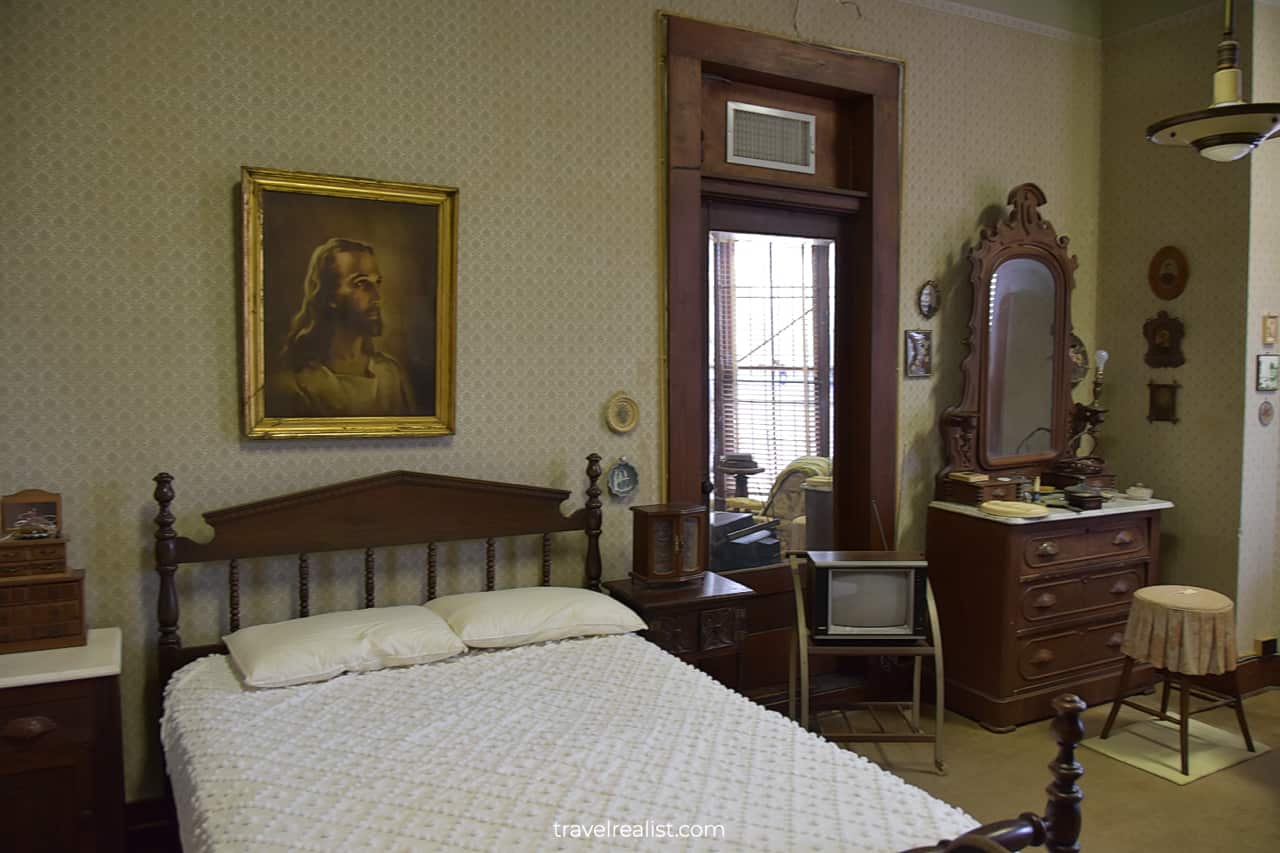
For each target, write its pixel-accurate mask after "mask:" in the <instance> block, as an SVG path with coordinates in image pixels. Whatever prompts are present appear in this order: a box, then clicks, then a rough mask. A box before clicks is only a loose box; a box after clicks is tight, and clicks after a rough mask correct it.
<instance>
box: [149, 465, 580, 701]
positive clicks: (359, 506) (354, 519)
mask: <svg viewBox="0 0 1280 853" xmlns="http://www.w3.org/2000/svg"><path fill="white" fill-rule="evenodd" d="M587 479H588V481H589V483H588V486H587V502H586V505H585V506H584V507H582V508H580V509H578V510H577V511H576V512H574V513H572V514H571V515H568V516H565V515H562V514H561V512H560V505H561V504H562V503H564V502H565V501H566V500H567V499H568V498H569V492H567V491H565V490H563V489H549V488H540V487H537V486H520V485H514V484H511V483H495V482H492V481H489V480H468V479H463V478H461V477H444V476H441V475H438V474H420V473H417V472H414V471H391V472H388V473H386V474H379V475H377V476H373V477H365V478H363V479H359V480H348V481H346V482H343V483H335V484H333V485H331V486H322V487H320V488H318V489H308V490H307V491H303V492H294V493H292V494H288V495H281V496H279V497H275V498H268V499H266V500H261V501H255V502H253V503H247V504H240V505H239V506H233V507H228V508H226V509H220V510H215V511H213V512H207V513H205V514H204V520H205V521H206V522H207V523H208V524H209V526H211V527H212V528H214V537H213V539H212V540H210V541H209V542H207V543H200V542H195V541H193V540H191V539H188V538H186V537H184V536H179V535H178V533H177V531H175V530H174V529H173V522H174V516H173V513H172V512H171V511H170V505H171V504H172V503H173V499H174V490H173V476H172V475H170V474H163V473H162V474H157V475H156V476H155V483H156V487H155V493H154V497H155V500H156V503H157V504H158V505H159V512H158V513H157V514H156V519H155V521H156V533H155V537H156V571H157V572H158V573H159V574H160V590H159V594H158V602H157V611H158V615H159V625H160V636H159V666H160V683H161V684H164V683H165V682H166V681H167V680H168V678H169V676H170V675H172V674H173V672H174V671H175V670H177V669H178V668H179V667H181V666H183V665H184V664H186V663H187V662H189V661H192V660H195V659H196V658H198V657H202V656H204V655H209V654H217V653H222V652H225V651H226V647H225V646H223V645H221V644H215V645H207V646H195V647H190V648H184V647H183V645H182V638H181V636H180V635H179V634H178V612H179V609H178V591H177V586H176V584H175V580H174V574H175V573H176V572H177V569H178V566H180V565H182V564H184V563H211V562H221V561H226V572H227V580H228V586H229V610H230V614H229V616H230V618H229V620H228V621H229V624H230V627H231V630H232V631H235V630H238V629H239V627H240V567H239V563H238V561H239V560H241V559H246V558H249V557H271V556H279V555H282V554H296V555H297V557H298V615H299V616H308V615H310V610H311V605H310V567H309V555H310V554H315V553H320V552H325V551H342V550H350V549H363V550H364V574H363V577H364V605H365V607H373V606H374V604H375V586H374V570H375V568H376V554H375V551H374V549H375V548H382V547H390V546H395V545H419V544H426V546H427V561H426V566H425V567H424V568H425V571H426V577H427V597H428V598H434V597H435V593H436V568H437V567H436V545H437V543H440V542H456V541H459V540H468V539H472V540H475V539H483V540H485V586H484V588H485V589H486V590H491V589H493V587H494V540H495V539H498V538H502V537H507V536H529V535H535V534H540V535H541V536H542V576H541V583H542V585H543V586H547V585H549V584H550V583H551V534H553V533H557V532H561V531H582V532H583V533H585V534H586V536H587V552H586V558H585V561H584V567H583V569H584V570H583V575H584V577H583V585H584V586H586V587H587V588H588V589H593V590H599V589H600V572H601V565H600V529H601V503H600V486H599V479H600V456H599V455H598V454H595V453H592V454H591V455H590V456H588V457H587ZM206 568H207V567H206Z"/></svg>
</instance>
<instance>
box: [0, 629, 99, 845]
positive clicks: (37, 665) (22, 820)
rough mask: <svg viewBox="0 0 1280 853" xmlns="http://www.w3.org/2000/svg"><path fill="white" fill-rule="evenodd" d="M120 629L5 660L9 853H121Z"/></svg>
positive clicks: (1, 827)
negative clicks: (62, 852) (63, 852)
mask: <svg viewBox="0 0 1280 853" xmlns="http://www.w3.org/2000/svg"><path fill="white" fill-rule="evenodd" d="M119 682H120V629H119V628H96V629H93V630H91V631H89V634H88V642H87V643H86V644H85V645H83V646H75V647H72V648H66V649H47V650H44V651H38V652H18V653H16V654H7V655H0V849H4V850H10V851H14V853H26V851H35V850H41V851H43V850H68V851H70V850H75V851H97V850H110V851H114V850H120V849H122V848H123V842H124V761H123V758H122V756H121V742H120V683H119Z"/></svg>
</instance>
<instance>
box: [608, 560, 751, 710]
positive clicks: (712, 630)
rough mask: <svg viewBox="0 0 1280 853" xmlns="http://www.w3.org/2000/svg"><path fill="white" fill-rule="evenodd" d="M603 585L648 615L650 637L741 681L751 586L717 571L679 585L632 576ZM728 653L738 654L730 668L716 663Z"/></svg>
mask: <svg viewBox="0 0 1280 853" xmlns="http://www.w3.org/2000/svg"><path fill="white" fill-rule="evenodd" d="M604 586H605V589H607V590H608V591H609V592H610V593H611V594H612V595H613V596H614V598H617V599H618V600H619V601H621V602H622V603H623V604H625V605H627V606H628V607H630V608H631V609H632V610H634V611H636V613H638V614H639V615H640V618H641V619H643V620H644V621H645V623H646V624H647V625H648V626H649V630H647V631H645V632H644V636H645V637H646V638H647V639H648V640H649V641H651V642H653V643H654V644H656V645H658V646H660V647H661V648H663V649H665V650H666V651H668V652H670V653H671V654H673V655H675V656H676V657H678V658H680V659H681V660H683V661H687V662H688V663H691V664H693V665H694V666H697V667H699V668H700V669H704V670H706V671H708V672H710V673H711V674H712V675H715V676H716V677H717V678H720V679H721V680H722V681H725V682H726V683H727V684H728V685H729V686H730V687H737V686H738V685H739V684H740V683H741V677H742V672H741V670H742V646H743V643H744V641H745V640H746V635H747V611H746V607H745V606H744V605H745V603H746V600H747V599H749V598H751V597H752V596H754V595H755V591H754V590H753V589H751V587H749V586H743V585H742V584H740V583H738V582H737V581H734V580H730V579H729V578H726V577H724V576H723V575H718V574H716V573H715V572H706V573H705V574H704V575H703V576H702V577H701V578H700V579H698V580H696V581H691V582H689V583H686V584H683V585H681V586H662V587H654V586H649V585H646V584H644V583H638V582H636V581H634V580H632V579H631V578H627V579H626V580H617V581H610V582H609V583H606V584H605V585H604ZM726 657H732V658H734V666H733V667H732V668H731V669H729V670H728V671H726V670H725V668H724V667H721V666H715V665H714V664H715V663H718V662H719V661H721V660H722V659H723V658H726Z"/></svg>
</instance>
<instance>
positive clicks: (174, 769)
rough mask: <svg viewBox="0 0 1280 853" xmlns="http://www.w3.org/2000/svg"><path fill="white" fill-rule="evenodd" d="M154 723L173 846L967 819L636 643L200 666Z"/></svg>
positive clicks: (446, 844) (914, 841)
mask: <svg viewBox="0 0 1280 853" xmlns="http://www.w3.org/2000/svg"><path fill="white" fill-rule="evenodd" d="M162 729H163V740H164V748H165V758H166V761H167V765H168V771H169V775H170V777H171V779H172V782H173V792H174V798H175V800H176V801H177V804H178V813H179V820H180V824H181V830H182V841H183V848H184V849H185V850H186V851H187V853H196V851H204V850H210V851H212V850H216V851H230V850H341V851H350V850H380V851H381V850H503V851H506V850H513V851H514V850H573V851H585V850H612V849H651V848H659V849H670V850H684V849H702V850H776V851H802V850H843V851H879V850H902V849H905V848H909V847H912V846H917V845H921V844H933V843H936V842H937V841H938V840H939V839H941V838H954V837H956V836H958V835H961V834H963V832H964V831H965V830H966V829H969V828H972V827H973V826H975V825H976V824H977V821H975V820H973V819H972V818H970V817H969V816H968V815H966V814H965V813H964V812H962V811H960V810H959V809H957V808H954V807H952V806H949V805H947V804H946V803H944V802H942V801H941V800H938V799H935V798H934V797H932V796H930V795H928V794H926V793H925V792H924V791H921V790H920V789H918V788H915V787H913V786H911V785H908V784H907V783H906V782H904V781H903V780H902V779H900V778H898V777H897V776H894V775H892V774H890V773H887V772H885V771H883V770H881V769H879V768H878V767H876V766H875V765H874V764H872V763H870V762H869V761H867V760H865V759H863V758H861V757H860V756H858V755H856V754H854V753H852V752H849V751H847V750H844V749H841V748H840V747H837V746H835V745H833V744H830V743H828V742H826V741H824V740H822V739H820V738H818V737H816V736H814V735H811V734H809V733H807V732H805V731H804V730H802V729H801V728H800V727H799V726H798V725H796V724H795V723H793V722H792V721H790V720H788V719H787V718H785V717H783V716H782V715H780V714H777V713H774V712H772V711H768V710H765V709H764V708H763V707H761V706H759V705H757V704H755V703H753V702H751V701H749V700H747V699H745V698H743V697H741V696H739V695H738V694H736V693H734V692H733V691H731V690H729V689H727V688H725V687H723V686H721V685H720V684H719V683H717V682H716V681H714V680H713V679H711V678H710V677H709V676H707V675H705V674H703V673H702V672H700V671H698V670H697V669H694V668H693V667H691V666H689V665H687V664H685V663H683V662H682V661H680V660H678V659H676V658H675V657H672V656H671V655H668V654H667V653H665V652H663V651H661V650H659V649H658V648H657V647H655V646H654V645H652V644H651V643H649V642H647V641H645V640H643V639H641V638H639V637H637V636H634V635H623V636H613V637H598V638H593V639H582V640H565V641H562V642H558V643H547V644H542V645H535V646H526V647H523V648H517V649H508V650H503V651H496V652H472V653H469V654H465V655H462V656H460V657H457V658H452V659H450V660H446V661H441V662H439V663H432V664H425V665H422V666H415V667H407V668H402V669H392V670H382V671H379V672H372V673H365V674H359V675H354V674H353V675H345V676H341V677H338V678H335V679H333V680H332V681H328V682H325V683H323V684H307V685H302V686H298V687H287V688H279V689H274V690H255V689H252V688H246V687H244V686H243V685H242V684H241V682H240V680H239V676H238V675H237V673H236V671H235V669H234V666H233V664H231V662H230V660H229V659H228V658H227V657H225V656H215V657H207V658H203V659H201V660H198V661H195V662H194V663H192V664H190V665H188V666H186V667H184V668H183V669H182V670H181V671H180V672H179V673H177V674H176V675H175V676H174V678H173V679H172V681H171V682H170V684H169V687H168V689H167V691H166V701H165V716H164V721H163V725H162ZM646 822H647V824H646ZM557 824H559V825H560V826H559V828H557V826H556V825H557ZM573 824H582V825H588V824H591V825H596V824H599V825H603V826H601V827H598V828H594V829H592V830H590V831H592V832H596V833H604V835H603V837H601V836H600V835H597V836H596V837H591V838H582V837H574V836H572V835H570V834H569V833H571V832H575V831H577V832H581V831H582V830H572V829H569V828H568V825H573ZM622 824H627V825H635V826H639V827H642V828H643V827H646V826H647V827H651V828H644V829H641V830H630V831H631V832H633V833H634V832H636V831H641V832H644V831H649V832H654V833H657V832H662V831H663V830H661V829H657V828H654V827H657V825H659V824H662V825H665V824H671V826H672V827H673V829H671V830H670V832H671V833H675V832H679V831H680V825H682V824H689V825H693V824H700V825H721V826H723V827H724V835H723V837H720V838H711V837H704V838H702V839H690V838H680V839H677V840H673V839H670V838H657V839H655V838H654V837H652V836H650V837H639V838H637V837H627V836H624V835H623V834H622V833H624V832H627V831H628V830H623V829H620V828H619V827H620V825H622ZM685 831H686V832H689V833H699V832H713V831H714V830H700V829H694V828H690V829H686V830H685ZM557 833H559V834H557Z"/></svg>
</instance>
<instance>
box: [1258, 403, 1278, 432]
mask: <svg viewBox="0 0 1280 853" xmlns="http://www.w3.org/2000/svg"><path fill="white" fill-rule="evenodd" d="M1275 416H1276V407H1275V406H1273V405H1271V401H1270V400H1263V401H1262V402H1261V403H1260V404H1259V405H1258V423H1260V424H1262V425H1263V426H1271V421H1272V420H1273V419H1274V418H1275Z"/></svg>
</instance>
